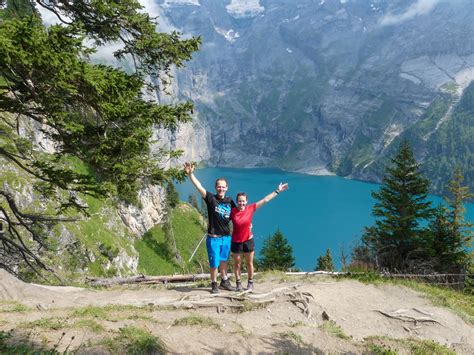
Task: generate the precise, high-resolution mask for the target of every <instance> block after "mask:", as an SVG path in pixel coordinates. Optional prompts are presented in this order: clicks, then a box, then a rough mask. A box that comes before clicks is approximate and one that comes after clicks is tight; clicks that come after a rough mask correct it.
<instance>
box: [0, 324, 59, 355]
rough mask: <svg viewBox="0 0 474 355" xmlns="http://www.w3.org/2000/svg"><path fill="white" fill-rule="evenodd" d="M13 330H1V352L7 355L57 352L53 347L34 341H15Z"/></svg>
mask: <svg viewBox="0 0 474 355" xmlns="http://www.w3.org/2000/svg"><path fill="white" fill-rule="evenodd" d="M12 338H13V334H12V332H11V331H10V332H5V331H3V330H0V353H1V354H5V355H10V354H11V355H14V354H39V353H41V354H57V352H56V351H55V350H53V349H44V348H40V347H38V345H36V344H35V343H34V342H33V341H29V340H28V339H27V340H22V341H20V342H19V341H14V340H13V339H12Z"/></svg>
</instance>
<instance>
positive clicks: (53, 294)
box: [0, 270, 474, 354]
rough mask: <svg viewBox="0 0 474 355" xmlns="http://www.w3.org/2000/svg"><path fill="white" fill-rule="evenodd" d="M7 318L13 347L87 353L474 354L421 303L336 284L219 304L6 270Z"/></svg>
mask: <svg viewBox="0 0 474 355" xmlns="http://www.w3.org/2000/svg"><path fill="white" fill-rule="evenodd" d="M111 305H118V306H111ZM104 307H105V308H104ZM191 307H193V308H191ZM0 316H1V318H0V330H3V331H7V330H10V329H14V330H13V331H12V334H13V339H18V340H24V339H26V337H28V339H29V340H30V341H31V342H32V343H33V344H35V346H38V347H43V348H44V347H52V346H57V349H58V350H60V351H64V350H65V349H69V350H72V349H79V351H78V352H84V353H89V352H96V353H97V352H98V353H108V352H110V351H111V348H110V346H108V345H107V339H117V337H118V338H120V334H123V333H121V329H123V328H124V327H129V326H132V327H135V328H140V329H144V330H146V332H148V333H149V334H152V335H154V336H156V337H159V338H160V339H161V340H162V341H163V342H164V344H166V348H167V349H168V350H169V351H171V352H177V353H203V352H211V353H214V352H216V353H217V352H219V353H221V352H234V353H249V352H250V353H274V352H277V351H278V352H290V353H294V352H298V353H328V352H331V353H334V352H335V353H339V352H353V353H363V352H366V351H368V350H369V351H370V350H371V349H372V350H374V349H376V348H377V347H378V348H387V347H390V348H392V349H395V350H397V351H398V352H400V353H404V352H407V353H409V352H410V345H409V344H408V343H406V342H405V343H404V342H403V341H399V340H396V339H414V340H415V341H418V342H419V341H421V340H431V341H434V342H436V343H439V344H442V345H446V346H447V347H449V348H451V349H452V350H454V351H455V352H456V353H460V354H464V353H465V354H472V353H474V327H473V326H472V325H470V324H468V323H466V322H465V321H463V320H462V319H461V318H459V317H458V316H456V315H455V314H453V313H452V312H450V311H449V310H448V309H444V308H440V307H437V306H434V305H433V304H431V303H430V301H428V300H427V299H426V298H424V297H423V296H422V295H421V294H418V293H416V292H414V291H412V290H409V289H407V288H404V287H400V286H393V285H384V286H374V285H365V284H362V283H359V282H357V281H351V280H344V281H336V280H332V279H328V278H323V279H319V278H318V279H316V278H314V279H311V280H308V279H305V280H304V281H302V280H294V281H291V282H284V281H282V280H265V281H261V282H259V283H257V284H256V291H255V292H254V293H253V294H246V293H244V294H237V293H235V292H225V291H221V293H220V294H219V295H218V296H211V295H210V294H209V290H208V288H190V287H186V286H183V287H176V288H174V289H166V288H165V287H164V286H160V287H143V286H141V287H133V288H132V287H128V288H116V289H112V290H99V291H96V290H87V289H81V288H73V287H45V286H39V285H33V284H26V283H23V282H21V281H19V280H17V279H15V278H13V277H12V276H11V275H9V274H7V273H6V272H4V271H2V270H0ZM63 333H65V334H64V335H63ZM374 337H376V338H374ZM374 347H375V348H374Z"/></svg>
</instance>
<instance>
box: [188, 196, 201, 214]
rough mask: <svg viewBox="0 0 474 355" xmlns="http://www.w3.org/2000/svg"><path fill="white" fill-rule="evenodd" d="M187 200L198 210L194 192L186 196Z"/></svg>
mask: <svg viewBox="0 0 474 355" xmlns="http://www.w3.org/2000/svg"><path fill="white" fill-rule="evenodd" d="M188 202H189V204H190V205H191V206H193V207H194V208H195V209H196V210H198V211H199V205H198V201H197V198H196V195H194V194H189V196H188Z"/></svg>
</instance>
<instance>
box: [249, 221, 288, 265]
mask: <svg viewBox="0 0 474 355" xmlns="http://www.w3.org/2000/svg"><path fill="white" fill-rule="evenodd" d="M260 254H261V258H260V259H259V260H258V264H257V265H258V268H259V269H260V270H282V271H287V270H289V269H291V268H292V267H294V266H295V258H294V257H293V248H292V247H291V245H290V244H288V240H287V239H286V238H285V237H284V236H283V233H282V232H281V231H280V230H279V229H278V230H277V231H276V232H275V233H274V234H273V236H269V237H268V238H267V239H266V240H265V241H264V242H263V247H262V250H261V252H260Z"/></svg>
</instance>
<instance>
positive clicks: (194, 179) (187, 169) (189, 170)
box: [184, 163, 206, 198]
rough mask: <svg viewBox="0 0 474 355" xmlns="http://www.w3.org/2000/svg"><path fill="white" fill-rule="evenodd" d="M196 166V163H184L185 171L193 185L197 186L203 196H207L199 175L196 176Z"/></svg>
mask: <svg viewBox="0 0 474 355" xmlns="http://www.w3.org/2000/svg"><path fill="white" fill-rule="evenodd" d="M194 168H195V165H194V164H193V163H184V171H185V172H186V174H188V176H189V179H190V180H191V182H192V183H193V185H194V186H195V187H196V189H197V190H198V191H199V194H200V195H201V197H202V198H205V197H206V189H205V188H204V187H202V185H201V183H200V182H199V180H198V179H197V177H195V176H194Z"/></svg>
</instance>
